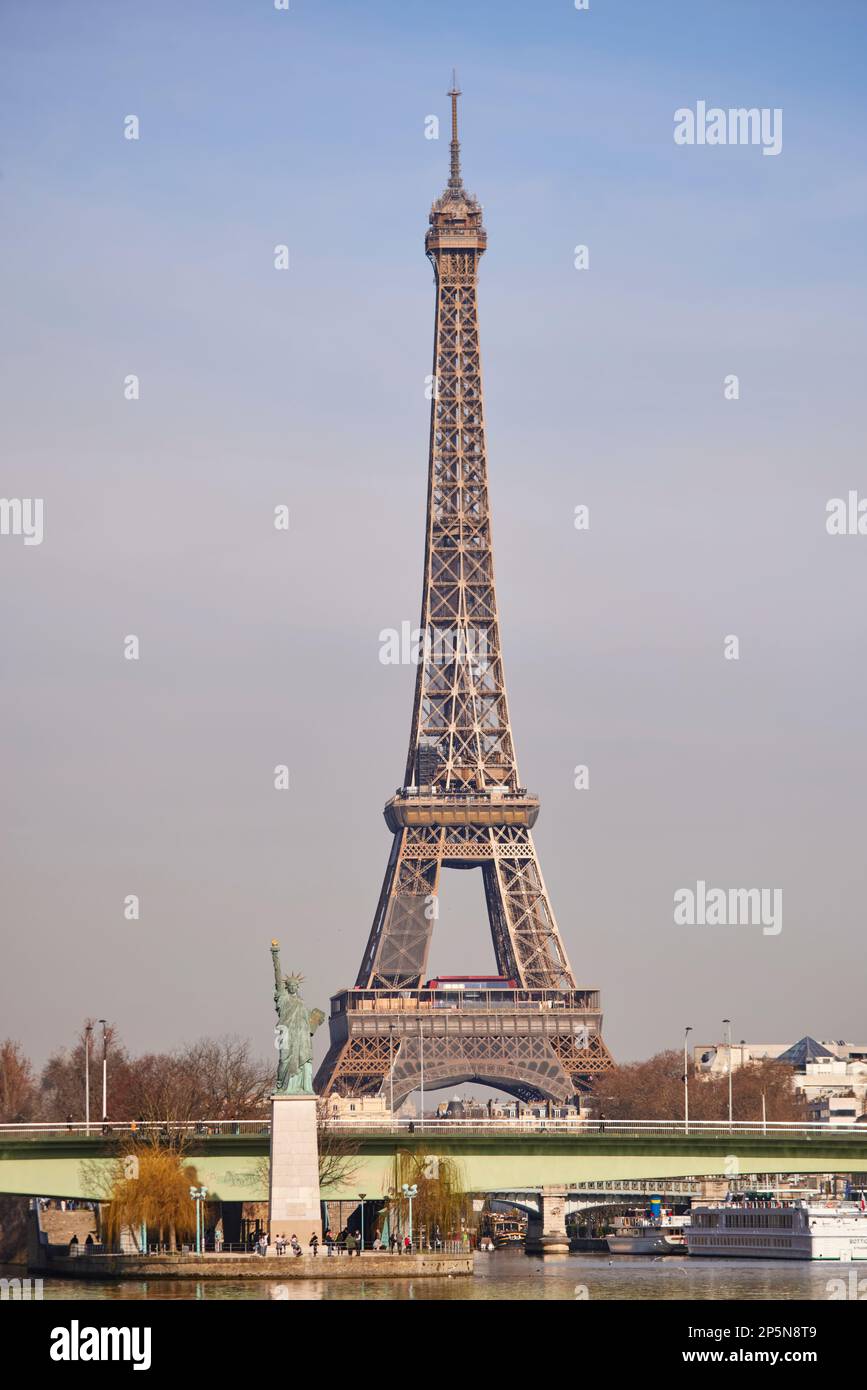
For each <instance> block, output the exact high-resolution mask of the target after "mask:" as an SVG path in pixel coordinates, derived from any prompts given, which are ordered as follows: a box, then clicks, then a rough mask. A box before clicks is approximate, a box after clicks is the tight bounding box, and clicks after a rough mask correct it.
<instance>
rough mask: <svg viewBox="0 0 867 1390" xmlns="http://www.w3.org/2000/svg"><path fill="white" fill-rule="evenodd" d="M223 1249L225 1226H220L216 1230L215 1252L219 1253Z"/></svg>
mask: <svg viewBox="0 0 867 1390" xmlns="http://www.w3.org/2000/svg"><path fill="white" fill-rule="evenodd" d="M222 1249H223V1228H222V1226H218V1227H217V1228H216V1230H215V1231H214V1254H215V1255H219V1254H220V1253H221V1251H222Z"/></svg>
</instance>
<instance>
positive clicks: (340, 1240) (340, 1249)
mask: <svg viewBox="0 0 867 1390" xmlns="http://www.w3.org/2000/svg"><path fill="white" fill-rule="evenodd" d="M347 1235H348V1232H347V1230H346V1227H345V1226H344V1227H343V1230H342V1231H341V1232H340V1234H339V1235H338V1237H337V1253H338V1255H343V1254H345V1253H346V1237H347Z"/></svg>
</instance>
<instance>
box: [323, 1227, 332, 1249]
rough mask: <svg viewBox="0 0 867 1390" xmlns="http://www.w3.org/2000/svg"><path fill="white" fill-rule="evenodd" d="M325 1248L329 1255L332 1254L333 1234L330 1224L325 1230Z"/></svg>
mask: <svg viewBox="0 0 867 1390" xmlns="http://www.w3.org/2000/svg"><path fill="white" fill-rule="evenodd" d="M325 1249H326V1250H327V1251H328V1254H329V1255H333V1254H334V1236H333V1234H332V1232H331V1227H330V1226H329V1227H328V1230H327V1231H326V1232H325Z"/></svg>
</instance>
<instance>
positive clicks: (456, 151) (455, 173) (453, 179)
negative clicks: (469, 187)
mask: <svg viewBox="0 0 867 1390" xmlns="http://www.w3.org/2000/svg"><path fill="white" fill-rule="evenodd" d="M447 95H448V96H450V97H451V99H452V143H451V168H450V172H449V188H453V189H454V190H455V192H458V191H459V190H460V189H462V188H463V182H462V180H461V142H460V140H459V138H458V97H459V96H461V95H462V93H461V89H460V87H459V86H458V77H457V73H456V72H455V70H454V68H452V85H451V89H450V90H449V92H448V93H447Z"/></svg>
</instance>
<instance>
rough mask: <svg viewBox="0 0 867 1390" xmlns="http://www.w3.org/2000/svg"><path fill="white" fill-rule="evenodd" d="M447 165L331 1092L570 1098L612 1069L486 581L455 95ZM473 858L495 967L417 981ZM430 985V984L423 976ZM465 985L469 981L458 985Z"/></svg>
mask: <svg viewBox="0 0 867 1390" xmlns="http://www.w3.org/2000/svg"><path fill="white" fill-rule="evenodd" d="M448 95H449V96H450V98H451V104H452V130H451V168H450V173H449V180H448V184H447V186H446V189H445V191H444V192H443V194H442V197H440V198H438V199H437V201H436V202H435V203H434V204H433V207H432V208H431V213H430V226H429V229H428V232H427V235H426V238H425V250H426V252H427V255H428V258H429V259H430V261H431V263H432V265H433V268H434V275H435V280H436V320H435V328H434V359H433V378H432V395H431V423H430V454H429V470H428V501H427V539H426V546H425V565H424V589H423V595H422V611H421V623H420V632H421V641H420V644H419V647H420V652H419V665H418V674H417V678H416V687H415V701H414V705H413V714H412V728H411V733H410V740H409V754H408V757H407V762H406V774H405V777H404V784H403V786H402V787H401V788H399V789H398V791H397V792H396V793H395V795H394V796H393V797H391V799H390V800H389V801H388V803H387V804H386V807H385V812H384V814H385V820H386V823H387V825H388V828H389V830H391V831H392V833H393V836H394V839H393V841H392V847H391V854H390V855H389V859H388V866H387V868H386V871H385V881H384V882H383V885H382V892H381V894H380V898H379V903H378V906H377V909H376V915H375V917H374V919H373V926H372V928H371V931H370V937H369V940H368V943H367V949H366V951H365V953H364V959H363V961H362V964H361V969H360V970H359V972H358V978H357V980H356V984H355V988H354V989H352V990H341V991H340V992H339V993H338V994H336V995H334V997H333V998H332V1001H331V1018H330V1033H331V1042H330V1047H329V1050H328V1053H327V1055H326V1057H325V1059H324V1061H323V1063H322V1065H321V1067H320V1068H319V1071H318V1074H317V1077H316V1090H317V1091H318V1092H319V1093H320V1094H327V1093H328V1092H329V1091H332V1090H336V1091H339V1092H340V1093H341V1094H344V1095H348V1094H356V1095H358V1094H362V1095H363V1094H368V1095H370V1094H376V1093H380V1094H383V1095H385V1096H386V1097H387V1098H388V1097H390V1098H391V1099H392V1100H393V1103H394V1105H395V1106H398V1105H399V1104H400V1103H401V1102H402V1101H403V1100H404V1099H405V1097H406V1096H408V1095H409V1094H410V1092H412V1091H413V1090H415V1089H417V1088H418V1087H419V1085H420V1084H421V1085H422V1086H425V1087H427V1088H428V1089H438V1088H439V1087H442V1086H453V1085H456V1084H460V1083H461V1082H463V1081H468V1080H472V1081H476V1082H480V1083H483V1084H487V1085H490V1086H495V1087H497V1088H499V1089H501V1090H506V1091H508V1092H510V1093H512V1094H513V1095H516V1096H518V1097H519V1098H520V1099H523V1100H526V1101H529V1100H539V1099H549V1100H556V1101H563V1100H566V1099H569V1098H571V1097H573V1096H574V1095H575V1094H576V1093H578V1092H580V1091H582V1090H586V1089H588V1088H589V1086H590V1084H591V1082H592V1078H593V1076H594V1075H595V1074H597V1073H599V1072H601V1071H604V1070H606V1069H607V1068H608V1067H609V1066H610V1065H611V1057H610V1055H609V1052H608V1049H607V1048H606V1046H605V1044H604V1043H603V1041H602V1036H601V1027H602V1014H601V1012H600V1001H599V993H598V991H597V990H592V989H579V988H578V987H577V986H576V984H575V980H574V977H573V974H572V968H571V966H570V964H569V960H568V958H567V955H566V950H565V947H564V945H563V942H562V939H561V937H560V933H559V931H558V929H557V923H556V920H555V918H554V913H553V910H552V908H551V904H550V900H549V898H548V893H547V890H546V888H545V883H544V880H543V878H542V871H541V869H540V867H539V861H538V858H537V856H536V850H535V847H534V844H533V838H532V834H531V829H532V826H533V825H534V824H535V821H536V818H537V816H538V814H539V800H538V798H537V797H536V796H534V795H532V794H531V793H530V792H528V791H527V790H526V788H525V787H523V786H522V785H521V780H520V777H519V775H518V765H517V762H516V759H515V748H514V743H513V739H512V729H511V724H510V721H509V711H508V701H507V698H506V683H505V676H504V673H503V661H502V653H501V648H500V631H499V619H498V615H497V600H496V593H495V589H494V564H493V550H492V542H491V520H490V512H489V508H488V473H487V460H486V454H485V427H484V411H483V403H482V377H481V365H480V356H479V320H478V308H477V297H476V287H477V276H478V268H479V259H480V257H481V256H482V254H483V252H484V250H485V246H486V244H487V234H486V232H485V229H484V226H483V225H482V209H481V206H480V205H479V203H478V201H477V200H476V198H475V197H474V196H472V195H471V194H469V193H467V191H466V189H465V188H464V184H463V179H462V176H461V160H460V156H461V150H460V141H459V139H458V97H459V96H460V92H459V90H458V88H457V83H456V81H455V80H453V82H452V88H451V91H450V92H449V94H448ZM471 868H480V869H481V871H482V878H483V882H484V892H485V901H486V904H487V911H488V919H489V923H490V929H491V936H492V938H493V946H494V955H495V957H496V962H497V975H496V976H491V977H490V979H488V980H486V981H482V982H476V981H471V980H464V981H460V982H459V983H458V984H457V985H455V984H454V982H452V983H448V982H446V981H443V982H440V985H441V987H440V988H436V987H431V988H426V987H425V984H426V982H425V979H424V976H425V972H426V969H427V960H428V953H429V950H430V944H431V936H432V932H433V928H434V925H435V922H436V917H437V908H438V903H439V889H440V876H441V872H442V870H443V869H471ZM429 983H430V984H431V985H432V984H433V982H429ZM461 986H462V987H461Z"/></svg>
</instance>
